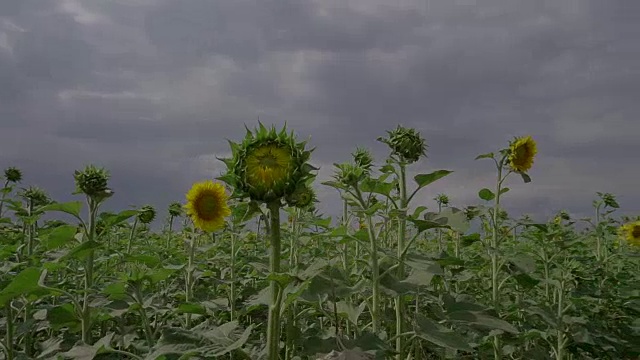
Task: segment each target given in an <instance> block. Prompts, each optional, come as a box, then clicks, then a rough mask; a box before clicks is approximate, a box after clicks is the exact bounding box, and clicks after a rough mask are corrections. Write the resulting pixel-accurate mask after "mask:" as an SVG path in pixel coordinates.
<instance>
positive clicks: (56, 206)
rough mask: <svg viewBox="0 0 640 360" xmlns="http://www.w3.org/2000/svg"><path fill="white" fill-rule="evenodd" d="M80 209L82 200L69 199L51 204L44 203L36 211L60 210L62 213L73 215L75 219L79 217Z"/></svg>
mask: <svg viewBox="0 0 640 360" xmlns="http://www.w3.org/2000/svg"><path fill="white" fill-rule="evenodd" d="M80 210H82V202H80V201H70V202H66V203H53V204H49V205H45V206H43V207H41V208H39V209H38V211H41V212H47V211H61V212H63V213H67V214H70V215H73V216H74V217H76V218H77V219H80Z"/></svg>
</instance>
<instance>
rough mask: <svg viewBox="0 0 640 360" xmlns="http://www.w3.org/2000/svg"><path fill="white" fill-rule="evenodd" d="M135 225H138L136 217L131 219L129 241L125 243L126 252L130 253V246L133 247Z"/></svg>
mask: <svg viewBox="0 0 640 360" xmlns="http://www.w3.org/2000/svg"><path fill="white" fill-rule="evenodd" d="M136 227H138V217H137V216H136V219H135V220H134V221H133V226H132V227H131V233H129V243H128V244H127V254H131V247H133V237H134V236H135V234H136Z"/></svg>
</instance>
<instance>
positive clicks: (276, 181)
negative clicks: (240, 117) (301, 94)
mask: <svg viewBox="0 0 640 360" xmlns="http://www.w3.org/2000/svg"><path fill="white" fill-rule="evenodd" d="M229 143H230V145H231V151H232V157H231V158H227V159H220V160H222V161H223V162H224V163H225V165H227V173H226V174H224V175H223V176H221V177H220V178H219V179H220V180H222V181H224V182H226V183H227V184H229V185H231V186H232V187H233V188H234V194H233V197H236V198H246V197H249V198H251V199H252V200H254V201H258V202H264V203H269V202H272V201H275V200H279V199H282V198H283V197H286V196H288V195H292V194H293V193H294V192H295V191H296V190H297V189H298V188H299V187H304V186H306V183H307V181H308V180H310V179H311V178H312V176H313V175H312V173H311V172H312V171H313V170H317V169H316V168H315V167H313V166H311V165H310V164H309V163H308V161H309V159H310V157H311V152H312V151H313V149H312V150H307V149H305V146H306V141H303V142H296V138H295V136H294V134H293V133H291V134H288V133H287V129H286V126H285V127H284V128H283V129H282V130H281V131H280V132H277V131H276V129H275V127H271V129H270V130H268V129H267V128H265V127H264V125H262V123H260V124H259V128H258V129H256V130H255V131H251V130H249V129H247V134H246V136H245V138H244V140H243V141H242V143H239V144H238V143H234V142H231V141H230V142H229Z"/></svg>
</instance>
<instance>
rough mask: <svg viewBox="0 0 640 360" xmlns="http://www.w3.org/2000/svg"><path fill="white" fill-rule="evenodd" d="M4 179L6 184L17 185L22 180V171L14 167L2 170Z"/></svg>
mask: <svg viewBox="0 0 640 360" xmlns="http://www.w3.org/2000/svg"><path fill="white" fill-rule="evenodd" d="M4 178H5V179H6V180H7V181H8V182H12V183H18V182H20V181H21V180H22V171H20V169H18V168H16V167H13V166H11V167H8V168H6V169H5V170H4Z"/></svg>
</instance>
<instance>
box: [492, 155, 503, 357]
mask: <svg viewBox="0 0 640 360" xmlns="http://www.w3.org/2000/svg"><path fill="white" fill-rule="evenodd" d="M503 162H504V158H503V159H502V160H501V161H500V163H499V164H498V180H497V182H496V193H495V203H494V206H493V214H492V215H493V216H492V222H493V227H492V230H493V231H492V233H491V300H492V301H493V306H494V308H495V309H496V311H498V312H499V311H500V310H499V307H500V294H499V290H500V287H499V284H498V231H499V227H500V224H498V220H499V219H500V215H499V213H500V191H501V190H502V189H501V187H502V181H503V179H502V166H503ZM493 340H494V342H493V354H494V358H495V359H496V360H499V359H501V358H502V355H501V353H502V351H501V350H502V349H501V345H500V338H499V337H498V336H495V337H494V338H493Z"/></svg>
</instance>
